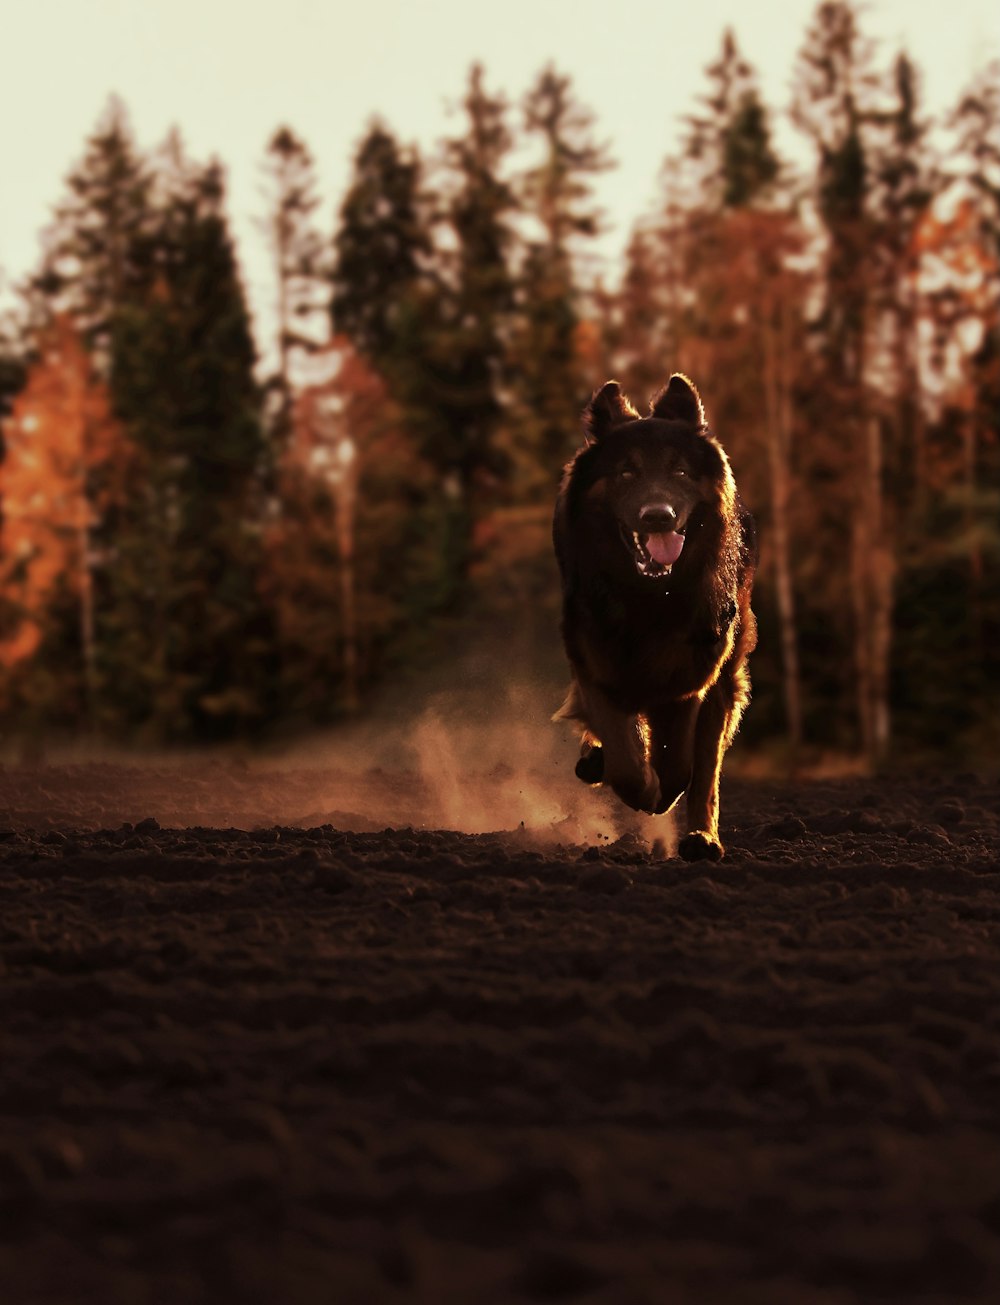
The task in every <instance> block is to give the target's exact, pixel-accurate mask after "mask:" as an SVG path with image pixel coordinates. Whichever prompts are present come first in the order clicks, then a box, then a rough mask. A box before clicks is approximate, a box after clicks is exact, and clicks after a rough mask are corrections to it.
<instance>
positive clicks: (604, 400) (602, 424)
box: [583, 381, 639, 440]
mask: <svg viewBox="0 0 1000 1305" xmlns="http://www.w3.org/2000/svg"><path fill="white" fill-rule="evenodd" d="M638 420H639V414H638V413H637V412H636V410H635V409H634V408H633V407H632V405H631V403H629V401H628V399H627V398H626V397H625V395H624V394H622V387H621V386H620V385H619V384H618V382H617V381H608V382H607V384H605V385H602V386H601V388H600V389H599V390H595V391H594V394H593V397H592V398H591V400H590V402H589V403H588V404H587V406H586V407H585V408H584V410H583V428H584V430H585V432H586V434H587V438H588V439H589V440H599V439H600V438H601V437H602V436H603V435H607V433H608V431H609V430H611V429H612V427H614V426H620V425H621V424H622V423H623V422H626V421H638Z"/></svg>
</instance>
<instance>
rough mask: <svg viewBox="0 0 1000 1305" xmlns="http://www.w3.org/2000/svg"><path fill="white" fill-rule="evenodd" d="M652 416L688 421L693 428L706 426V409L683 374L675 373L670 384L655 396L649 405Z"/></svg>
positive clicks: (699, 396) (668, 419)
mask: <svg viewBox="0 0 1000 1305" xmlns="http://www.w3.org/2000/svg"><path fill="white" fill-rule="evenodd" d="M649 412H650V416H652V417H662V418H663V420H664V421H687V422H690V423H691V424H692V425H693V426H704V425H705V407H704V404H703V403H702V401H701V395H700V394H699V393H698V391H697V389H696V388H695V386H694V383H693V382H692V381H689V380H688V378H687V377H686V376H685V375H684V373H683V372H674V374H673V376H671V378H670V380H669V382H668V383H667V384H666V385H665V386H664V388H663V389H662V390H661V391H660V392H659V394H657V395H654V396H653V400H652V402H651V403H650V405H649Z"/></svg>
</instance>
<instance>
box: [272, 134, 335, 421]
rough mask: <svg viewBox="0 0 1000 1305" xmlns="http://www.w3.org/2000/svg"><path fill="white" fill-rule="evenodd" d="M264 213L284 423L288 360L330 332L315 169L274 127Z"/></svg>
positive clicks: (299, 145) (301, 147)
mask: <svg viewBox="0 0 1000 1305" xmlns="http://www.w3.org/2000/svg"><path fill="white" fill-rule="evenodd" d="M266 169H267V191H266V197H267V203H268V211H267V216H266V218H265V219H264V221H263V223H262V225H263V227H264V230H265V233H266V235H267V239H268V244H269V245H270V249H271V255H272V258H273V260H274V278H275V284H276V287H277V299H276V305H275V307H276V313H275V318H276V327H275V329H276V334H277V346H278V366H277V372H276V375H275V377H274V382H273V383H274V386H275V387H276V389H277V392H278V396H279V400H278V406H279V423H280V424H281V425H282V426H285V425H287V421H288V415H289V405H290V402H291V393H292V389H293V378H292V371H293V364H294V361H295V358H296V357H297V356H299V355H301V354H303V353H305V354H310V353H313V352H314V351H315V350H316V349H317V348H319V347H320V346H321V345H322V344H323V343H324V341H325V340H326V338H327V336H328V335H329V321H328V301H329V275H328V268H327V251H326V249H325V247H324V242H323V239H322V237H321V236H320V234H319V231H318V230H317V229H316V226H315V224H314V214H315V212H316V209H317V208H318V207H319V203H320V200H319V196H318V195H317V193H316V173H315V165H314V164H313V160H312V156H311V155H310V153H309V150H308V148H307V147H306V145H305V144H304V143H303V142H302V141H301V140H300V139H299V138H298V137H297V136H296V135H295V133H294V132H293V131H291V130H290V128H288V127H279V128H278V130H277V131H276V132H275V133H274V135H273V136H272V137H271V140H270V143H269V144H268V147H267V162H266Z"/></svg>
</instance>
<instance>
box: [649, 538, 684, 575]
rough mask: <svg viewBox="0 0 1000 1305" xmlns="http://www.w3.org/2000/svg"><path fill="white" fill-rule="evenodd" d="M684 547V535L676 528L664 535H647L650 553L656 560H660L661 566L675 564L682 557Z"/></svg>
mask: <svg viewBox="0 0 1000 1305" xmlns="http://www.w3.org/2000/svg"><path fill="white" fill-rule="evenodd" d="M683 547H684V536H683V535H679V534H678V533H677V532H676V530H668V531H666V532H665V533H664V534H662V535H648V536H647V537H646V548H647V549H648V550H649V555H650V557H651V558H652V559H653V560H654V561H655V562H659V564H660V566H673V564H674V563H675V562H676V561H677V559H678V558H679V557H680V555H681V549H682V548H683Z"/></svg>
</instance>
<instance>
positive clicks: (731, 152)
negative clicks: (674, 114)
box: [686, 28, 779, 209]
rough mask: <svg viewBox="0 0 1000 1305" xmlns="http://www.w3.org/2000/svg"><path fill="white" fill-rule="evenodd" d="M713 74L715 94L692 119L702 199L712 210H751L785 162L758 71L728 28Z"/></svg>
mask: <svg viewBox="0 0 1000 1305" xmlns="http://www.w3.org/2000/svg"><path fill="white" fill-rule="evenodd" d="M707 75H708V79H709V91H708V93H707V94H706V95H705V96H704V97H703V106H704V107H703V109H702V111H701V112H700V113H698V114H695V115H693V116H692V117H691V118H690V119H689V120H688V121H689V128H690V130H689V135H688V140H687V146H686V155H687V158H688V159H689V160H690V162H691V163H692V164H693V165H694V171H695V177H696V182H697V191H698V201H699V202H700V203H702V204H705V205H707V206H708V207H709V208H712V209H739V208H748V207H750V206H751V205H752V204H754V203H756V202H757V201H759V200H760V199H761V198H763V197H765V196H766V194H767V193H768V191H769V190H770V189H771V188H772V187H773V186H774V184H775V182H776V181H777V179H778V172H779V164H778V158H777V155H776V154H775V152H774V148H773V146H772V144H771V133H770V128H769V126H768V121H767V112H766V110H765V108H764V105H763V104H762V102H761V100H760V96H759V93H758V90H757V82H756V78H755V77H754V74H753V69H752V68H751V67H750V65H749V64H748V63H747V62H746V60H745V59H744V58H743V57H742V55H741V54H740V51H739V47H738V45H737V42H736V37H735V36H734V35H733V33H732V31H731V30H730V29H728V28H727V30H726V32H725V33H724V35H723V38H722V50H721V52H720V55H719V58H718V60H717V61H716V62H715V63H714V64H712V65H711V66H710V67H709V68H708V70H707Z"/></svg>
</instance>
